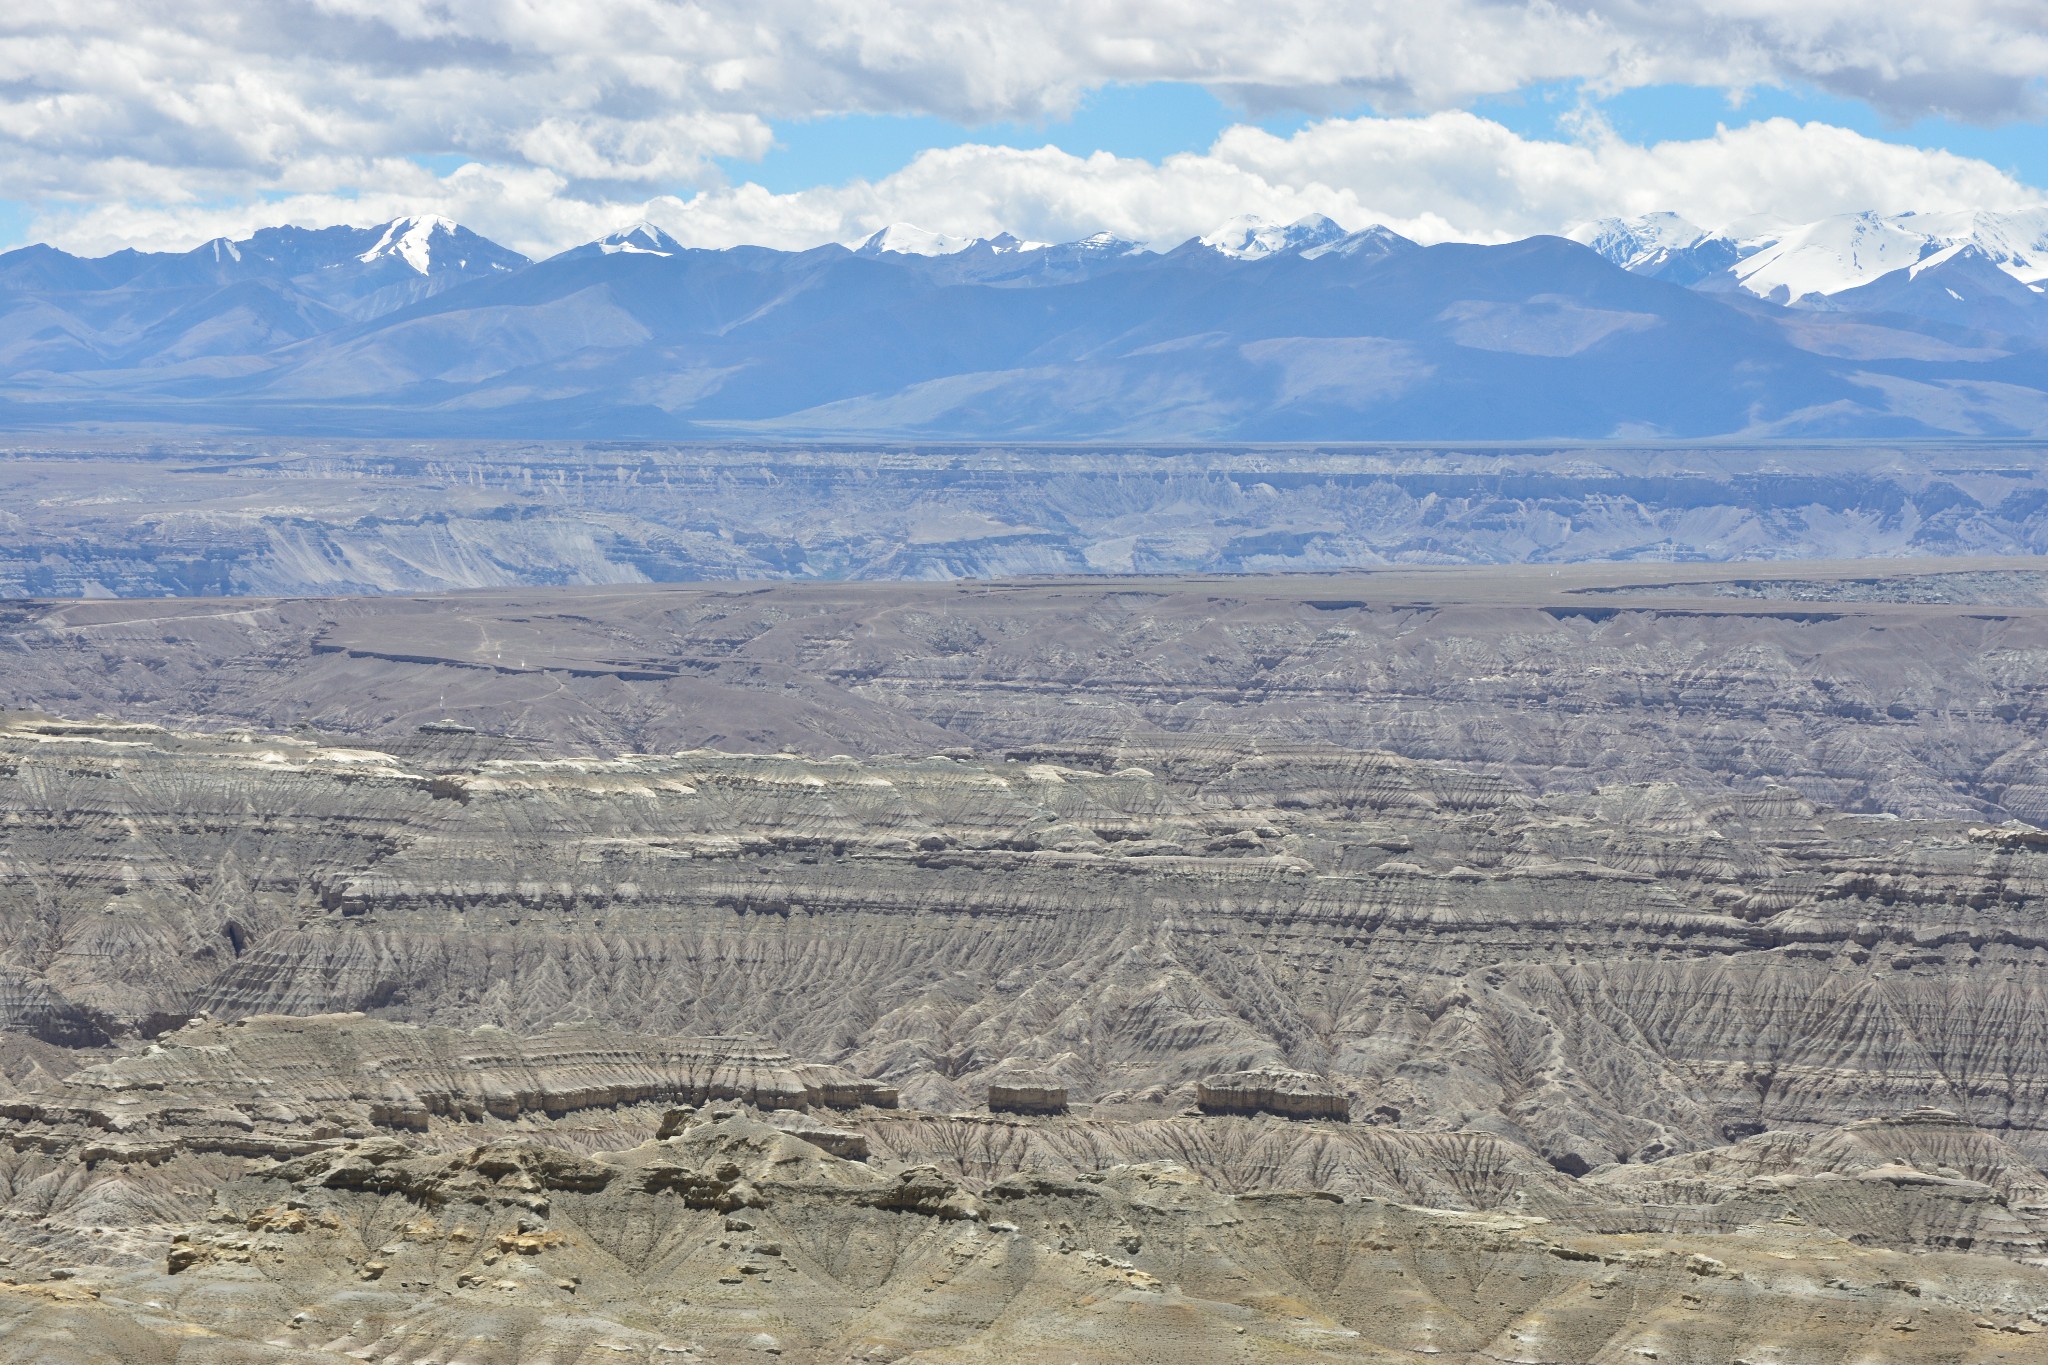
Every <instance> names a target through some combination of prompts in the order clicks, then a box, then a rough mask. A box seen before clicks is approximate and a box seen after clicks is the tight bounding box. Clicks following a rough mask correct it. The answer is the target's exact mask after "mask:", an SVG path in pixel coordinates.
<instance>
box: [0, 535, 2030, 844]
mask: <svg viewBox="0 0 2048 1365" xmlns="http://www.w3.org/2000/svg"><path fill="white" fill-rule="evenodd" d="M2040 564H2041V561H2039V560H2037V559H2033V558H2015V559H2002V560H2000V559H1946V560H1912V561H1902V560H1891V561H1849V562H1840V563H1832V564H1831V563H1825V562H1821V563H1811V562H1809V563H1796V564H1789V565H1779V566H1771V567H1766V566H1760V565H1701V566H1680V567H1674V566H1668V565H1640V564H1631V565H1560V566H1548V567H1538V566H1511V567H1495V568H1442V569H1413V568H1390V569H1383V570H1377V571H1371V572H1352V573H1342V574H1327V575H1295V576H1286V577H1267V578H1260V577H1236V576H1207V577H1190V576H1181V577H1158V578H1116V577H1097V576H1090V577H1082V578H1039V579H1025V580H1013V581H998V582H980V583H934V584H917V583H889V584H881V583H750V584H693V585H624V586H610V587H580V588H554V589H538V588H516V589H490V590H479V591H476V592H467V593H459V594H442V595H433V596H404V597H398V596H394V597H382V598H319V599H264V598H244V599H158V600H149V601H93V602H79V601H70V602H54V601H36V600H26V601H21V602H16V603H12V604H5V605H0V704H4V705H10V706H14V707H17V708H23V709H31V710H36V709H40V710H45V711H49V712H51V713H53V714H59V715H66V716H73V717H86V716H93V715H104V716H108V717H116V718H121V719H127V720H150V721H157V722H161V723H168V724H173V725H178V726H184V727H193V726H198V727H209V728H219V727H223V726H252V727H256V728H258V729H261V730H264V731H269V732H278V733H287V732H291V731H293V730H294V729H295V728H297V727H308V728H309V729H310V730H311V731H315V732H319V733H322V734H329V735H335V736H343V737H349V738H351V739H355V740H361V741H365V742H374V743H376V744H379V745H384V746H394V745H395V746H397V747H398V749H399V751H405V750H407V749H409V748H411V747H417V746H418V745H420V744H421V743H423V742H425V741H424V740H423V739H422V732H421V730H420V727H421V726H423V725H425V726H430V727H434V726H439V725H440V723H441V722H444V721H446V722H451V723H452V724H453V725H454V726H456V727H457V729H458V730H462V731H464V734H463V735H462V737H461V744H460V746H459V748H460V751H461V753H462V754H465V755H468V756H471V757H509V756H514V755H517V754H531V755H534V756H557V755H562V754H570V753H583V754H617V753H622V752H638V753H668V752H674V751H676V750H679V749H686V748H688V749H695V748H712V749H720V750H726V751H735V752H768V753H774V752H779V751H782V750H789V751H792V752H797V753H804V754H809V755H813V756H817V757H830V756H832V755H834V754H842V753H843V754H848V755H852V756H855V757H873V756H883V755H897V756H905V755H909V756H929V755H932V754H939V753H946V752H948V751H951V750H956V749H957V750H959V751H961V752H963V753H967V754H982V755H988V754H1000V753H1004V752H1008V751H1010V750H1013V749H1029V748H1031V747H1032V746H1036V745H1048V744H1052V745H1058V744H1071V743H1086V744H1095V745H1098V746H1100V745H1108V744H1115V743H1119V742H1125V741H1130V740H1138V739H1142V738H1145V737H1150V736H1180V737H1187V738H1197V739H1201V738H1212V739H1213V738H1223V737H1229V738H1236V739H1253V740H1261V741H1274V742H1279V743H1284V744H1290V745H1297V746H1311V747H1313V746H1322V747H1326V748H1329V749H1331V750H1333V751H1338V752H1346V753H1358V752H1368V751H1370V752H1375V753H1382V752H1383V753H1392V754H1396V755H1400V756H1403V757H1407V758H1412V759H1417V760H1426V761H1436V762H1449V763H1456V764H1472V765H1479V766H1482V767H1485V768H1486V769H1488V770H1489V771H1493V772H1496V773H1499V774H1505V775H1508V776H1509V777H1511V778H1512V780H1513V781H1515V782H1516V783H1518V784H1521V785H1525V786H1528V787H1530V788H1531V789H1534V790H1553V789H1572V790H1581V791H1583V790H1587V789H1590V788H1591V787H1593V786H1596V785H1599V784H1601V783H1606V782H1612V781H1617V780H1628V781H1671V782H1677V783H1681V784H1685V785H1688V786H1695V787H1713V788H1720V787H1729V788H1734V789H1741V790H1749V791H1755V790H1760V789H1761V788H1762V786H1763V785H1765V784H1770V783H1777V784H1781V785H1786V786H1789V787H1791V788H1793V789H1795V790H1796V791H1798V792H1800V793H1802V794H1804V795H1805V796H1807V797H1809V798H1811V799H1814V800H1816V801H1820V802H1823V803H1825V804H1827V805H1829V806H1831V807H1835V808H1839V809H1843V810H1849V811H1858V812H1864V813H1872V814H1893V815H1942V816H1950V817H1961V816H1973V817H1987V818H1997V819H2005V818H2011V817H2017V818H2020V819H2023V820H2028V821H2033V822H2044V821H2048V786H2044V784H2043V782H2042V780H2041V778H2040V775H2039V774H2040V754H2041V744H2042V740H2041V735H2042V725H2043V722H2044V720H2048V607H2043V606H2042V605H2041V604H2040V597H2041V592H2042V586H2041V585H2042V571H2041V568H2040ZM443 729H444V730H445V727H443ZM470 732H473V733H470ZM435 742H436V743H440V744H442V745H443V747H445V746H446V744H447V743H448V742H451V741H450V740H449V738H448V736H447V734H446V733H443V734H442V735H441V737H440V739H438V740H436V741H435Z"/></svg>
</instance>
